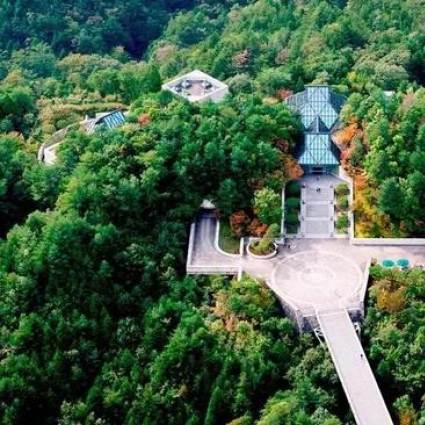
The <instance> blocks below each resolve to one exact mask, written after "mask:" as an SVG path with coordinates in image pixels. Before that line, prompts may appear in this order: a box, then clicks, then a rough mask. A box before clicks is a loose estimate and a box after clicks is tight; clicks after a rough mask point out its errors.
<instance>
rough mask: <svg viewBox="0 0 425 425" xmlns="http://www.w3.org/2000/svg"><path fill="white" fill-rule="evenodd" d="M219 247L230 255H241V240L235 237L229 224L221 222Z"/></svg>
mask: <svg viewBox="0 0 425 425" xmlns="http://www.w3.org/2000/svg"><path fill="white" fill-rule="evenodd" d="M218 246H219V247H220V248H221V249H222V250H223V251H224V252H228V253H229V254H239V247H240V239H239V238H238V237H237V236H235V235H234V234H233V232H232V229H231V228H230V225H229V223H227V222H223V221H220V232H219V235H218Z"/></svg>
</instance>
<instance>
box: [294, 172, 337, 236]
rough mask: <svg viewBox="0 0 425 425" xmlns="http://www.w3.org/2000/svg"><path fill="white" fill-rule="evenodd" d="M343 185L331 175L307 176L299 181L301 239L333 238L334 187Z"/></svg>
mask: <svg viewBox="0 0 425 425" xmlns="http://www.w3.org/2000/svg"><path fill="white" fill-rule="evenodd" d="M340 183H343V181H342V180H340V179H339V178H337V177H335V176H333V175H328V174H326V175H321V176H312V175H307V176H305V177H303V178H302V179H300V184H301V208H300V217H299V218H300V230H299V234H298V236H300V237H301V238H320V239H324V238H332V237H334V236H335V207H334V187H335V186H337V185H338V184H340Z"/></svg>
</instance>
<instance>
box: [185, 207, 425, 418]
mask: <svg viewBox="0 0 425 425" xmlns="http://www.w3.org/2000/svg"><path fill="white" fill-rule="evenodd" d="M217 238H218V229H217V220H216V219H215V217H214V216H213V215H212V214H207V213H204V214H202V215H201V216H199V217H198V219H197V221H196V223H194V224H193V225H192V227H191V233H190V239H189V250H188V257H187V272H188V273H189V274H233V275H238V276H240V275H241V273H242V272H245V273H248V274H250V275H251V276H253V277H255V278H258V279H262V280H264V281H266V282H267V284H268V285H269V287H270V288H271V289H272V290H273V291H274V293H275V294H276V295H277V297H278V298H279V300H280V302H281V304H282V306H283V308H284V310H285V312H286V313H287V314H288V316H289V317H291V318H292V319H293V320H294V322H295V323H296V324H297V326H298V328H299V330H300V331H301V332H303V331H312V330H315V331H316V334H320V335H321V337H323V338H324V340H325V341H326V343H327V345H328V347H329V351H330V354H331V357H332V360H333V362H334V364H335V368H336V371H337V373H338V375H339V378H340V380H341V383H342V386H343V389H344V391H345V393H346V395H347V398H348V401H349V404H350V406H351V409H352V411H353V414H354V417H355V420H356V422H357V424H358V425H387V424H392V421H391V417H390V415H389V412H388V410H387V408H386V406H385V403H384V400H383V398H382V395H381V393H380V390H379V387H378V385H377V383H376V381H375V377H374V375H373V373H372V370H371V368H370V365H369V362H368V360H367V358H366V356H365V353H364V351H363V348H362V346H361V343H360V340H359V339H358V337H357V334H356V332H355V328H354V325H353V323H352V320H351V319H350V316H351V318H353V321H355V322H360V321H361V320H362V319H363V317H364V305H363V300H364V297H365V294H366V290H367V283H368V269H369V265H370V259H371V258H375V259H376V260H377V261H378V262H379V261H382V260H383V259H385V258H409V259H410V260H411V261H412V263H415V262H419V261H422V262H423V258H424V256H425V248H424V247H405V246H388V247H387V246H386V247H374V246H354V245H350V244H349V242H348V241H347V240H344V239H323V240H321V239H319V238H315V239H305V238H304V239H291V243H290V245H291V246H290V247H289V246H285V247H284V246H281V247H280V250H279V253H278V255H277V256H276V257H275V258H272V259H269V260H258V259H252V258H248V257H247V256H245V255H243V250H241V255H235V254H226V253H224V252H223V251H221V250H220V249H219V247H218V242H217V241H218V239H217Z"/></svg>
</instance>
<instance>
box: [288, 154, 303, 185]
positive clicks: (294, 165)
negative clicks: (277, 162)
mask: <svg viewBox="0 0 425 425" xmlns="http://www.w3.org/2000/svg"><path fill="white" fill-rule="evenodd" d="M283 166H284V168H285V171H286V174H287V176H288V180H298V179H299V178H301V177H302V176H303V174H304V171H303V169H302V168H301V166H300V164H298V162H297V161H296V160H295V159H294V158H293V157H290V156H287V157H285V159H284V160H283Z"/></svg>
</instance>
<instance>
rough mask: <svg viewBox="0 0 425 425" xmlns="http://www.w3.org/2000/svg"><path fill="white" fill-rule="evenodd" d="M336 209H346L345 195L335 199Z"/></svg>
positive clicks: (346, 199)
mask: <svg viewBox="0 0 425 425" xmlns="http://www.w3.org/2000/svg"><path fill="white" fill-rule="evenodd" d="M336 209H337V210H338V211H347V210H348V198H347V197H346V196H343V197H341V198H339V199H338V200H337V201H336Z"/></svg>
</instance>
